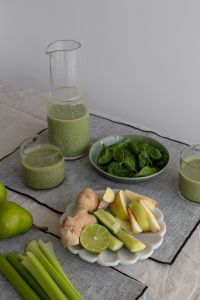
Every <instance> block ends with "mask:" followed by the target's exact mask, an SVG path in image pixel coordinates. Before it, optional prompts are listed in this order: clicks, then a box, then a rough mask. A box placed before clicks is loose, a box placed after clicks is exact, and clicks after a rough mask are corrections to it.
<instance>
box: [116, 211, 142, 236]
mask: <svg viewBox="0 0 200 300" xmlns="http://www.w3.org/2000/svg"><path fill="white" fill-rule="evenodd" d="M128 215H129V220H130V225H131V229H132V232H133V233H135V234H136V233H139V232H142V228H141V227H140V225H139V224H138V222H137V221H136V218H135V217H134V215H133V213H132V211H131V210H130V208H128ZM121 228H122V227H121Z"/></svg>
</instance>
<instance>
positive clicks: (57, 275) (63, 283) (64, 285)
mask: <svg viewBox="0 0 200 300" xmlns="http://www.w3.org/2000/svg"><path fill="white" fill-rule="evenodd" d="M43 244H47V243H44V242H42V241H41V240H40V245H43ZM47 247H50V250H48V249H49V248H48V249H47V248H46V245H43V251H44V252H42V251H41V248H40V247H39V242H38V241H35V240H34V241H32V242H30V243H29V244H28V247H27V250H28V251H30V252H31V253H33V254H34V255H35V256H36V257H37V259H38V260H39V261H40V263H41V264H42V265H43V267H44V268H45V269H46V270H47V272H48V273H49V275H50V276H51V277H52V279H53V280H54V281H55V282H56V283H57V285H58V286H59V287H60V289H61V290H62V291H63V293H64V294H65V295H66V296H67V297H69V298H70V299H71V300H83V297H82V296H81V295H80V293H79V292H78V291H77V290H76V288H75V287H74V286H73V284H72V283H71V281H70V280H69V278H68V277H67V276H66V274H65V273H64V270H63V269H62V267H61V265H60V264H59V262H58V260H57V258H56V254H55V252H54V248H53V245H52V244H51V243H48V246H47ZM44 248H45V250H44ZM44 253H45V254H47V253H48V257H46V256H45V254H44ZM52 262H53V263H52Z"/></svg>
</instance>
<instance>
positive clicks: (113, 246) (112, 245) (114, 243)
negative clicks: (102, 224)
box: [108, 233, 124, 251]
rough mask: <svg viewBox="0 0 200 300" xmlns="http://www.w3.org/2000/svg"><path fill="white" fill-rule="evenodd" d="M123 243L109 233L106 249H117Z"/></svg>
mask: <svg viewBox="0 0 200 300" xmlns="http://www.w3.org/2000/svg"><path fill="white" fill-rule="evenodd" d="M123 245H124V243H123V242H122V241H120V240H119V239H118V238H116V236H114V235H113V234H111V233H110V241H109V244H108V249H109V250H111V251H118V250H119V249H121V248H122V247H123Z"/></svg>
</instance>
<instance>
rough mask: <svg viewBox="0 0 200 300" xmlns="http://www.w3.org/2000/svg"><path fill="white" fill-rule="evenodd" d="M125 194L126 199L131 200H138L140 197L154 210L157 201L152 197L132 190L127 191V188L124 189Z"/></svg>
mask: <svg viewBox="0 0 200 300" xmlns="http://www.w3.org/2000/svg"><path fill="white" fill-rule="evenodd" d="M124 192H125V195H126V197H127V199H128V200H130V201H132V200H135V201H140V199H142V200H143V201H144V203H145V204H146V206H147V207H148V208H149V209H150V210H154V209H155V208H156V206H157V204H158V202H157V201H156V200H154V199H152V198H149V197H147V196H144V195H141V194H137V193H135V192H133V191H129V190H125V191H124Z"/></svg>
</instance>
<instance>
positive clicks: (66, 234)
mask: <svg viewBox="0 0 200 300" xmlns="http://www.w3.org/2000/svg"><path fill="white" fill-rule="evenodd" d="M98 204H99V199H98V196H97V194H96V193H95V192H94V191H93V190H92V189H90V188H86V189H84V190H83V191H82V192H81V193H80V194H79V195H78V198H77V201H76V207H75V209H74V212H73V214H72V216H69V217H67V218H66V219H65V220H64V221H63V224H62V227H61V230H60V234H61V243H62V245H63V246H64V247H65V248H66V247H69V246H75V245H78V244H79V237H80V234H81V231H82V230H83V228H84V227H85V226H87V225H90V224H95V223H97V219H96V217H95V216H93V215H90V214H89V212H93V211H95V210H96V209H97V207H98Z"/></svg>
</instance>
